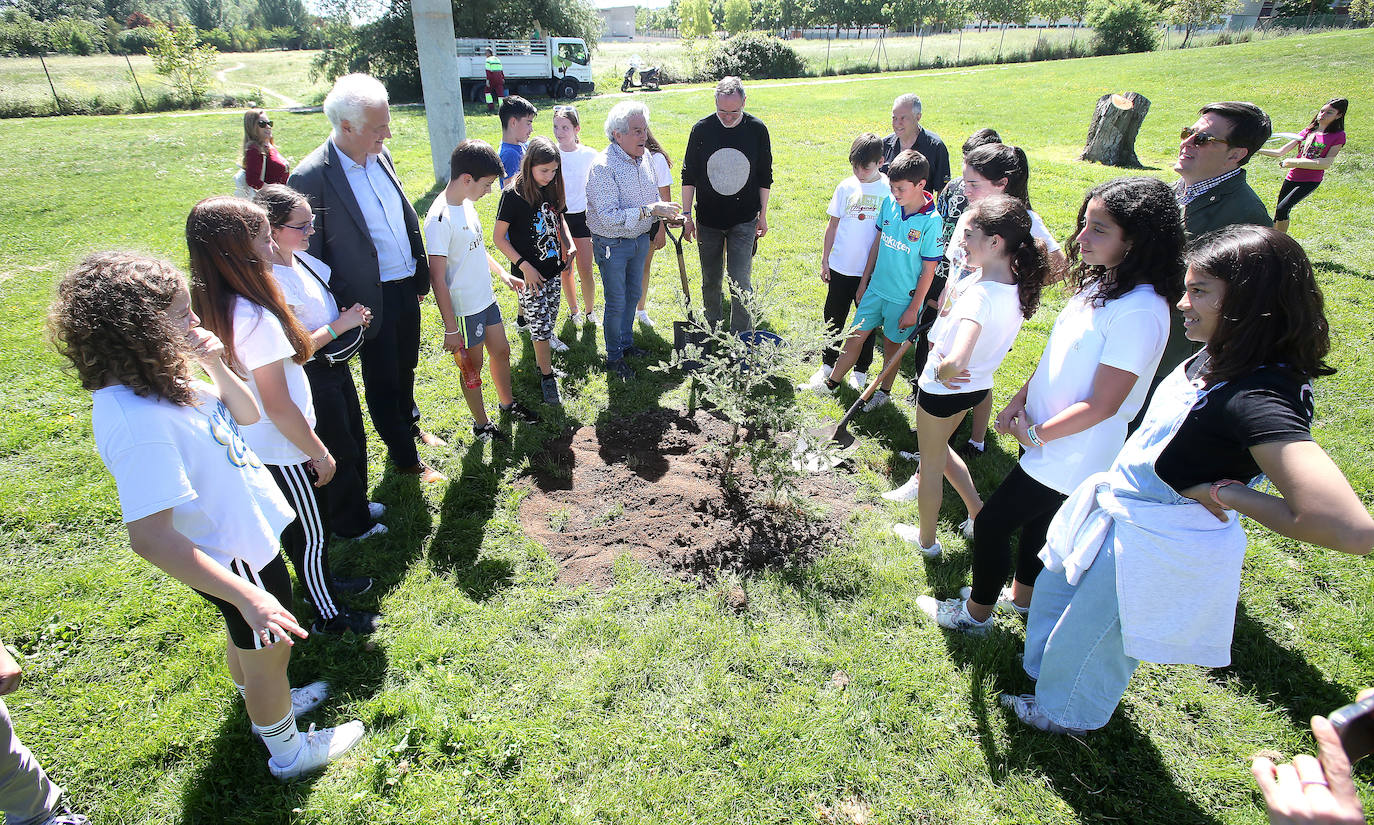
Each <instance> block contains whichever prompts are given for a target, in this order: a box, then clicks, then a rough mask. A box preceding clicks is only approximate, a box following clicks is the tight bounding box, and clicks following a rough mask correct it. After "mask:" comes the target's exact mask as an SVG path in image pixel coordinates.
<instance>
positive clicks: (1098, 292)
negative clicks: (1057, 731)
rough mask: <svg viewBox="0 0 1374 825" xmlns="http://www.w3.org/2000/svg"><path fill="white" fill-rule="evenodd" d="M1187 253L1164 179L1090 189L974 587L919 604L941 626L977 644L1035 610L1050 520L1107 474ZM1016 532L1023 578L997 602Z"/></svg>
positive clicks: (994, 499) (1001, 427) (1010, 429)
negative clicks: (1004, 619)
mask: <svg viewBox="0 0 1374 825" xmlns="http://www.w3.org/2000/svg"><path fill="white" fill-rule="evenodd" d="M1183 244H1184V239H1183V225H1182V223H1181V222H1180V221H1179V217H1178V206H1177V205H1176V204H1175V201H1174V195H1173V192H1172V191H1171V190H1170V189H1169V187H1168V185H1166V184H1165V183H1164V182H1163V181H1160V180H1157V179H1155V178H1146V177H1136V178H1117V179H1116V180H1112V181H1108V182H1106V183H1103V184H1099V185H1097V186H1095V187H1093V188H1092V189H1090V190H1088V194H1087V195H1086V196H1085V197H1084V198H1083V204H1082V206H1081V207H1079V210H1078V224H1077V231H1076V232H1075V233H1074V237H1073V238H1072V239H1071V240H1070V241H1069V260H1070V261H1072V262H1073V268H1072V269H1071V270H1070V271H1069V277H1068V288H1069V293H1070V297H1069V301H1068V303H1067V304H1066V305H1065V306H1064V309H1063V310H1061V311H1060V313H1059V317H1058V318H1056V319H1055V322H1054V330H1053V331H1052V332H1051V333H1050V339H1049V341H1048V342H1047V343H1046V344H1045V352H1044V355H1042V356H1041V357H1040V363H1039V365H1038V366H1036V368H1035V372H1034V374H1032V375H1031V377H1030V380H1028V381H1027V382H1026V383H1025V385H1023V386H1022V387H1021V390H1020V391H1019V392H1017V393H1016V395H1015V396H1014V397H1013V398H1012V399H1011V402H1010V403H1008V404H1007V406H1006V408H1005V409H1003V410H1002V412H1001V414H1000V415H998V416H997V423H996V428H997V431H998V432H999V433H1004V434H1011V435H1014V436H1015V437H1016V440H1017V441H1018V442H1019V443H1020V444H1021V446H1022V448H1023V450H1024V451H1023V452H1022V454H1021V461H1020V463H1018V464H1017V465H1016V467H1014V468H1013V469H1012V471H1011V473H1010V474H1009V475H1008V476H1007V477H1006V478H1005V479H1003V481H1002V484H1001V485H1000V486H999V487H998V488H997V490H996V491H995V492H993V494H992V496H991V497H990V498H988V501H987V504H986V505H985V506H984V507H983V509H982V510H981V511H980V512H979V513H978V517H977V518H975V519H974V520H973V586H972V587H971V588H970V589H969V591H970V592H969V593H966V594H963V596H964V598H959V599H949V600H946V601H944V602H940V603H938V605H937V604H936V603H935V600H934V599H931V598H930V597H929V596H923V597H921V598H922V600H923V604H924V606H925V607H926V609H927V612H929V613H932V614H933V615H934V617H935V620H936V621H937V622H939V623H940V625H941V626H942V627H947V628H950V629H951V630H959V631H962V632H965V633H971V634H974V635H981V634H983V633H985V632H986V631H987V629H988V628H990V627H991V626H992V614H993V611H994V609H995V606H1002V607H1003V608H1004V609H1010V610H1013V611H1015V612H1017V613H1020V614H1021V615H1025V613H1026V611H1027V610H1029V609H1030V603H1031V592H1032V589H1033V588H1034V586H1035V577H1036V576H1038V575H1040V570H1041V567H1042V565H1041V564H1040V558H1039V557H1038V556H1037V554H1038V553H1039V552H1040V548H1041V547H1043V546H1044V544H1045V532H1046V531H1047V530H1048V529H1049V526H1050V519H1052V518H1054V514H1055V512H1056V511H1058V510H1059V506H1060V505H1061V504H1063V503H1064V500H1065V499H1067V498H1068V496H1069V493H1071V492H1073V489H1074V488H1075V487H1077V486H1078V484H1079V483H1080V482H1082V481H1083V479H1085V478H1087V477H1088V476H1090V475H1092V474H1093V473H1098V472H1101V471H1103V470H1105V469H1107V468H1108V467H1109V466H1111V463H1112V459H1113V458H1115V457H1116V454H1117V452H1119V451H1120V450H1121V445H1122V444H1123V443H1125V441H1126V425H1127V423H1128V422H1130V420H1131V419H1132V418H1134V417H1135V414H1136V412H1137V411H1138V410H1139V409H1140V407H1141V405H1142V404H1144V402H1145V394H1146V393H1147V392H1148V391H1149V389H1150V377H1151V376H1153V375H1154V373H1155V367H1156V365H1157V364H1158V363H1159V358H1160V355H1161V354H1162V353H1163V352H1164V343H1165V341H1166V340H1168V335H1169V304H1170V303H1172V302H1174V301H1177V300H1178V298H1179V296H1180V295H1181V294H1182V293H1183ZM1142 377H1144V379H1145V380H1143V381H1142V380H1141V378H1142ZM1017 530H1020V531H1021V539H1020V543H1019V545H1018V551H1017V555H1016V576H1015V578H1014V579H1013V582H1012V590H1011V592H1010V593H1008V592H1005V591H1002V592H1000V593H999V591H1001V589H1002V585H1003V584H1004V583H1005V582H1006V578H1007V572H1008V568H1009V567H1010V566H1011V536H1012V533H1014V532H1016V531H1017ZM965 599H967V601H965Z"/></svg>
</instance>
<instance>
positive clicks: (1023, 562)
mask: <svg viewBox="0 0 1374 825" xmlns="http://www.w3.org/2000/svg"><path fill="white" fill-rule="evenodd" d="M1067 499H1068V496H1066V495H1064V494H1063V493H1060V492H1059V491H1057V490H1052V489H1050V488H1049V487H1046V486H1045V485H1043V484H1041V483H1040V482H1038V481H1036V480H1035V479H1033V478H1031V477H1030V476H1029V475H1027V474H1026V471H1025V470H1022V469H1021V465H1020V464H1017V465H1016V466H1015V467H1014V468H1012V471H1011V473H1009V474H1008V475H1007V477H1006V478H1005V479H1003V480H1002V484H1001V486H999V487H998V488H997V489H996V491H994V492H993V494H992V497H991V498H989V499H988V501H987V504H984V505H983V509H982V511H980V512H979V513H978V517H977V518H975V519H974V520H973V601H975V602H977V603H978V604H997V596H998V594H1000V593H1001V591H1002V585H1003V584H1005V583H1006V581H1007V568H1008V567H1010V566H1011V534H1012V533H1014V532H1016V530H1017V528H1020V530H1021V541H1020V543H1019V545H1018V546H1017V551H1016V580H1017V581H1018V582H1020V583H1021V584H1023V585H1026V586H1027V587H1034V586H1035V577H1036V576H1038V575H1040V570H1041V569H1042V568H1043V567H1044V565H1043V564H1041V562H1040V550H1041V549H1042V548H1044V546H1045V534H1046V533H1047V532H1048V531H1049V527H1050V522H1051V521H1052V520H1053V519H1054V514H1055V513H1056V512H1058V511H1059V506H1060V505H1061V504H1063V503H1064V502H1065V501H1066V500H1067Z"/></svg>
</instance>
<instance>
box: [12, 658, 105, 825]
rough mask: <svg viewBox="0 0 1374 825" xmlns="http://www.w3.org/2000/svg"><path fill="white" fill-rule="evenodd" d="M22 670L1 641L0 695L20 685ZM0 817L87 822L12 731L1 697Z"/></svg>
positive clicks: (55, 824) (37, 822)
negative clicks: (0, 780)
mask: <svg viewBox="0 0 1374 825" xmlns="http://www.w3.org/2000/svg"><path fill="white" fill-rule="evenodd" d="M23 675H24V671H23V669H22V668H20V667H19V663H18V662H16V661H15V660H14V657H13V656H11V655H10V652H9V650H8V649H6V648H5V644H4V642H3V641H0V696H7V695H9V694H10V693H13V692H14V690H15V688H17V687H19V680H20V679H21V678H22V677H23ZM0 777H3V781H2V782H0V818H3V819H4V821H6V822H23V823H32V824H33V825H87V823H88V822H90V820H89V819H87V818H86V816H85V815H84V814H74V813H72V812H71V809H70V808H68V807H67V806H66V805H60V804H59V803H61V801H62V788H61V787H59V786H58V785H57V783H55V782H53V781H52V779H50V778H49V777H48V774H47V771H44V770H43V766H42V765H40V764H38V760H37V759H34V758H33V753H32V752H31V751H30V750H29V749H28V748H26V747H24V743H23V742H20V741H19V737H18V736H17V735H15V732H14V722H13V721H12V720H11V719H10V711H9V708H7V707H5V700H4V699H0Z"/></svg>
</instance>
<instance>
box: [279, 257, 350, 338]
mask: <svg viewBox="0 0 1374 825" xmlns="http://www.w3.org/2000/svg"><path fill="white" fill-rule="evenodd" d="M306 267H309V269H306ZM311 270H313V271H314V273H315V275H318V276H320V278H319V280H316V279H315V275H311V274H310V271H311ZM329 273H330V269H329V264H327V263H325V262H324V261H321V260H320V259H319V258H316V257H314V256H313V255H311V254H310V253H308V252H297V253H296V256H295V260H294V261H292V264H291V266H283V265H281V264H272V277H274V278H276V279H277V285H278V286H280V287H281V292H282V295H283V296H284V297H285V298H286V304H287V306H289V307H291V313H292V314H293V315H295V316H296V320H298V321H300V322H301V326H303V327H305V328H306V329H307V330H310V331H313V330H317V329H319V328H320V327H322V326H324V325H325V324H332V323H334V322H335V321H337V320H339V308H338V307H337V306H335V303H334V296H333V295H332V294H330V293H329V292H328V291H327V290H326V289H325V288H324V287H323V286H322V285H321V284H320V281H321V280H322V281H324V282H325V283H326V284H327V283H329Z"/></svg>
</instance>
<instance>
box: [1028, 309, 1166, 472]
mask: <svg viewBox="0 0 1374 825" xmlns="http://www.w3.org/2000/svg"><path fill="white" fill-rule="evenodd" d="M1090 292H1092V293H1095V290H1084V291H1083V292H1080V293H1079V294H1077V295H1075V296H1073V297H1072V298H1070V299H1069V302H1068V303H1067V304H1065V305H1064V308H1063V309H1062V310H1061V311H1060V312H1059V317H1058V318H1056V319H1055V322H1054V330H1053V331H1052V332H1051V333H1050V340H1049V341H1048V342H1047V343H1046V344H1045V353H1044V354H1043V355H1042V356H1040V364H1039V365H1038V366H1037V367H1036V368H1035V373H1034V374H1033V375H1032V376H1031V379H1030V385H1029V387H1028V388H1027V394H1026V413H1027V415H1029V416H1030V422H1031V423H1032V424H1039V423H1043V422H1044V421H1046V420H1047V419H1049V418H1051V417H1053V416H1055V415H1057V414H1059V413H1060V412H1062V411H1063V410H1065V409H1067V408H1068V407H1069V406H1070V405H1072V404H1075V403H1077V402H1079V401H1082V400H1083V399H1085V398H1087V397H1088V396H1089V395H1090V394H1091V393H1092V386H1093V378H1094V376H1096V374H1097V367H1098V365H1099V364H1106V365H1107V366H1109V367H1115V368H1117V369H1120V370H1125V371H1126V372H1129V373H1134V374H1135V375H1137V376H1139V379H1138V380H1137V381H1136V382H1135V386H1134V387H1133V388H1132V389H1131V392H1130V394H1129V395H1127V396H1126V400H1125V402H1123V403H1122V405H1121V408H1120V409H1118V410H1117V411H1116V415H1114V416H1112V417H1111V418H1109V419H1107V420H1106V421H1102V422H1099V423H1097V424H1095V425H1094V426H1092V427H1089V428H1088V429H1086V430H1084V431H1083V432H1080V433H1075V434H1073V435H1070V436H1065V437H1064V438H1056V439H1054V440H1052V441H1047V442H1045V445H1044V446H1043V447H1031V448H1029V449H1027V450H1026V453H1025V455H1023V456H1022V457H1021V468H1022V469H1023V470H1025V471H1026V474H1027V475H1029V476H1030V477H1031V478H1033V479H1035V480H1036V481H1038V482H1040V483H1041V484H1043V485H1045V486H1046V487H1049V488H1050V489H1053V490H1058V491H1059V492H1061V493H1063V494H1065V495H1068V494H1069V493H1071V492H1073V489H1074V488H1075V487H1077V486H1078V485H1079V484H1080V483H1081V482H1082V481H1083V479H1085V478H1087V477H1088V476H1090V475H1092V474H1093V473H1098V472H1102V471H1104V470H1106V469H1107V468H1109V467H1110V466H1111V464H1112V460H1113V459H1115V458H1116V454H1117V453H1118V452H1120V451H1121V445H1122V444H1124V443H1126V428H1127V426H1128V425H1129V424H1130V422H1131V421H1132V420H1134V419H1135V416H1136V413H1138V412H1140V406H1141V404H1144V403H1145V396H1146V395H1147V394H1148V393H1149V391H1150V380H1151V379H1152V378H1153V377H1154V374H1155V367H1157V366H1158V365H1159V359H1160V356H1161V355H1162V354H1163V353H1164V344H1165V342H1166V341H1167V340H1168V337H1169V303H1168V302H1167V301H1165V300H1164V299H1163V298H1161V297H1160V296H1159V294H1158V293H1156V292H1155V290H1154V287H1152V286H1150V285H1149V284H1141V285H1139V286H1137V287H1136V288H1135V289H1132V290H1131V291H1130V292H1128V293H1126V294H1125V295H1122V296H1121V297H1120V298H1117V299H1116V300H1114V301H1108V302H1107V305H1106V306H1102V307H1096V306H1093V302H1092V297H1093V296H1092V294H1088V293H1090Z"/></svg>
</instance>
